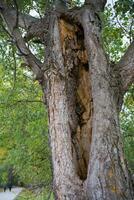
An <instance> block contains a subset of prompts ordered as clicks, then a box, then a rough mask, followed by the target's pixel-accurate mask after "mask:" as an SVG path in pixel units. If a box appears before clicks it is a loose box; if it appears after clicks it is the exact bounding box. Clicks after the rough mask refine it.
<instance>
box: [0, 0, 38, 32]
mask: <svg viewBox="0 0 134 200" xmlns="http://www.w3.org/2000/svg"><path fill="white" fill-rule="evenodd" d="M0 11H1V12H4V13H7V14H8V15H10V17H11V20H12V21H13V22H16V21H17V20H18V26H19V27H21V28H24V29H28V28H29V27H30V26H31V24H32V23H34V22H37V21H39V19H37V18H35V17H32V16H30V15H28V14H21V13H17V10H15V9H12V8H8V7H7V6H6V5H5V4H4V3H3V1H1V0H0ZM17 14H18V16H17ZM17 17H18V19H17Z"/></svg>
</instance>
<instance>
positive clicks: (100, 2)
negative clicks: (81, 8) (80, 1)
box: [85, 0, 107, 12]
mask: <svg viewBox="0 0 134 200" xmlns="http://www.w3.org/2000/svg"><path fill="white" fill-rule="evenodd" d="M106 3H107V0H85V4H89V5H91V6H93V7H94V8H95V10H97V11H101V12H102V11H103V10H104V7H105V5H106Z"/></svg>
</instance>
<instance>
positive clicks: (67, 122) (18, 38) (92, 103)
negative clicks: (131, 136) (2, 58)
mask: <svg viewBox="0 0 134 200" xmlns="http://www.w3.org/2000/svg"><path fill="white" fill-rule="evenodd" d="M39 2H40V3H41V2H43V1H39ZM120 2H121V1H118V3H119V4H118V3H117V4H116V8H117V11H118V12H122V11H123V13H124V10H125V12H126V11H127V12H128V13H133V12H132V9H131V8H133V2H132V1H128V2H127V4H126V3H125V1H124V3H122V4H120ZM7 3H8V1H7ZM32 3H33V5H35V4H36V3H35V2H34V1H26V2H25V1H23V2H22V3H21V2H19V3H18V1H9V4H6V3H4V2H3V1H0V11H1V16H2V19H3V20H4V22H5V24H6V26H7V28H8V31H9V35H10V37H11V43H12V44H14V45H16V46H17V48H18V51H19V55H20V56H21V57H22V58H23V60H24V64H23V65H26V66H27V67H29V68H30V69H31V70H32V71H33V73H34V75H35V77H36V79H37V80H38V82H39V83H40V85H41V87H42V90H43V93H44V103H45V104H46V106H47V109H48V115H49V134H50V146H51V151H52V163H53V176H54V177H53V185H54V186H53V187H54V192H55V198H56V199H62V200H64V199H68V200H71V199H73V200H75V199H77V200H78V199H81V200H82V199H83V200H85V199H91V200H94V199H107V200H108V199H110V200H113V199H121V200H122V199H129V200H131V199H133V191H132V190H133V189H132V180H131V176H130V174H129V171H128V169H127V165H126V162H125V160H124V155H123V151H122V144H121V134H120V128H119V113H120V110H121V106H122V102H123V97H124V95H125V93H126V91H127V90H128V88H129V86H130V85H131V83H132V82H133V77H134V73H133V71H134V59H133V54H134V43H133V42H132V43H131V45H130V46H129V48H128V50H127V51H126V53H125V54H124V55H123V56H122V58H121V59H120V60H119V61H118V63H113V62H110V59H109V58H108V56H107V55H106V53H105V51H104V48H103V46H102V38H101V34H100V33H101V27H102V26H101V18H100V15H101V14H100V13H102V12H103V11H104V6H105V4H106V1H105V0H100V1H99V0H94V1H93V0H86V1H85V3H84V5H83V6H81V7H74V8H71V9H69V7H71V4H69V2H64V1H58V0H56V1H54V2H48V6H47V5H46V6H45V8H46V10H45V14H44V15H43V17H41V18H40V19H37V18H34V17H31V16H30V15H27V14H24V12H23V13H22V12H20V11H27V12H28V10H29V7H30V6H31V5H32ZM22 4H23V5H22ZM30 4H31V5H30ZM68 4H69V5H68ZM8 5H9V7H8ZM20 5H21V6H22V8H23V9H22V10H21V8H20ZM39 5H41V4H38V5H36V8H40V6H39ZM119 5H124V7H122V9H121V11H120V10H118V8H120V6H119ZM38 6H39V7H38ZM24 7H25V9H24ZM41 8H42V7H41ZM41 10H42V9H41ZM5 24H4V29H5ZM131 29H132V27H131ZM6 30H7V29H6ZM131 38H132V36H131ZM32 42H34V43H35V42H40V43H41V44H42V45H43V47H44V58H42V57H39V56H38V57H37V51H36V50H35V49H34V45H32V44H31V43H32Z"/></svg>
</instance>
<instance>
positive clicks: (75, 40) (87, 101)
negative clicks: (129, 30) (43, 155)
mask: <svg viewBox="0 0 134 200" xmlns="http://www.w3.org/2000/svg"><path fill="white" fill-rule="evenodd" d="M59 27H60V35H61V46H62V53H63V57H64V66H65V70H66V77H67V78H66V79H67V80H66V83H67V97H68V109H69V110H70V117H69V119H70V122H69V123H70V129H71V133H72V154H73V160H74V164H75V167H76V171H77V174H78V176H79V177H80V178H81V179H83V180H84V179H86V177H87V168H88V162H89V151H90V144H91V135H92V124H91V120H92V97H91V83H90V76H89V74H90V73H89V68H88V59H87V52H86V50H85V46H84V36H83V30H82V28H81V27H79V26H78V25H74V24H71V23H70V22H67V21H65V20H63V19H60V21H59Z"/></svg>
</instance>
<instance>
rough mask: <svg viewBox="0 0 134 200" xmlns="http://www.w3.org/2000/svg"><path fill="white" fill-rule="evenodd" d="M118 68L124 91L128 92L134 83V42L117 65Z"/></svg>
mask: <svg viewBox="0 0 134 200" xmlns="http://www.w3.org/2000/svg"><path fill="white" fill-rule="evenodd" d="M117 67H118V68H119V71H120V75H121V81H122V88H123V91H124V92H126V91H127V89H128V87H129V86H130V85H131V84H132V82H133V81H134V41H133V42H132V43H131V45H130V46H129V47H128V49H127V51H126V53H125V54H124V56H123V57H122V58H121V60H120V61H119V62H118V63H117Z"/></svg>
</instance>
